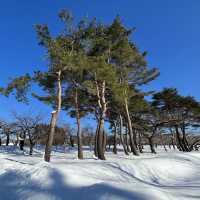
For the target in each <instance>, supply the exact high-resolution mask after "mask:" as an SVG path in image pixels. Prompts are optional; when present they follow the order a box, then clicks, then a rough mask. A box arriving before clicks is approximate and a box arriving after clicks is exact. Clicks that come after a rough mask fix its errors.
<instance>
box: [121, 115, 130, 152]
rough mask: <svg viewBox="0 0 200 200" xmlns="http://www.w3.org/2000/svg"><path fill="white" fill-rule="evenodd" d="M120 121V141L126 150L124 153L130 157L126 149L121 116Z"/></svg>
mask: <svg viewBox="0 0 200 200" xmlns="http://www.w3.org/2000/svg"><path fill="white" fill-rule="evenodd" d="M119 120H120V140H121V143H122V146H123V149H124V153H125V154H126V155H128V150H127V147H126V145H125V142H124V136H123V118H122V116H121V114H120V115H119Z"/></svg>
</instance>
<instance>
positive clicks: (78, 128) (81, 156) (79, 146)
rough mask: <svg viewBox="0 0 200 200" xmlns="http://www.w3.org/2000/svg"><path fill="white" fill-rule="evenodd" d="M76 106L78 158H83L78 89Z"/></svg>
mask: <svg viewBox="0 0 200 200" xmlns="http://www.w3.org/2000/svg"><path fill="white" fill-rule="evenodd" d="M75 107H76V122H77V140H78V159H83V148H82V135H81V125H80V113H79V106H78V91H77V88H76V91H75Z"/></svg>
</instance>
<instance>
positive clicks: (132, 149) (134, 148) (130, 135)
mask: <svg viewBox="0 0 200 200" xmlns="http://www.w3.org/2000/svg"><path fill="white" fill-rule="evenodd" d="M125 111H126V117H127V124H128V133H129V138H130V146H131V152H132V153H133V154H134V155H136V156H138V155H139V153H138V151H137V148H136V146H135V142H134V138H133V128H132V123H131V118H130V115H129V109H128V103H127V99H125Z"/></svg>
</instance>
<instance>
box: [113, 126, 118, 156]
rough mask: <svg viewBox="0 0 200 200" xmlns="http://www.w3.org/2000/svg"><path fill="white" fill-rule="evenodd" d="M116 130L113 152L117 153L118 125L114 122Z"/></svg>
mask: <svg viewBox="0 0 200 200" xmlns="http://www.w3.org/2000/svg"><path fill="white" fill-rule="evenodd" d="M114 126H115V130H114V144H113V153H114V154H117V125H116V123H115V122H114Z"/></svg>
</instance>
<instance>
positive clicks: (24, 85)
mask: <svg viewBox="0 0 200 200" xmlns="http://www.w3.org/2000/svg"><path fill="white" fill-rule="evenodd" d="M59 18H60V20H61V21H62V22H63V25H64V28H63V30H62V31H61V32H60V33H59V34H58V35H57V36H52V35H51V34H50V30H49V28H48V26H47V25H37V26H36V32H37V35H38V39H39V44H40V45H41V46H42V47H44V48H45V50H46V58H47V67H46V70H45V71H35V72H34V73H32V74H25V75H23V76H20V77H17V78H15V79H13V80H12V81H11V82H10V83H9V84H8V86H7V87H5V88H2V89H1V93H2V94H4V95H5V96H9V95H10V94H14V95H15V97H16V99H17V100H18V101H23V102H25V101H27V100H28V98H30V95H29V93H30V91H32V90H31V89H32V85H33V84H37V85H38V86H39V87H40V88H41V89H42V90H43V91H44V92H45V95H44V96H41V95H39V94H38V93H36V92H33V91H32V92H31V94H32V96H33V97H35V98H37V99H38V100H39V101H42V102H44V103H45V104H48V105H49V106H51V107H52V109H53V111H52V113H51V121H50V125H49V126H50V130H49V134H48V135H47V138H46V148H45V157H44V159H45V161H47V162H49V161H50V155H51V147H52V143H53V138H54V134H55V128H56V124H57V120H58V116H59V113H60V111H61V110H62V111H64V112H66V113H67V114H69V115H70V116H71V117H74V118H75V119H76V124H77V128H76V130H77V145H78V158H79V159H83V148H82V125H81V118H82V117H85V116H86V115H88V114H90V115H93V116H94V118H95V119H96V122H97V127H96V132H95V139H94V153H95V155H96V157H97V158H99V159H102V160H104V159H105V150H106V144H107V141H106V140H107V134H106V132H105V122H109V123H110V126H111V129H112V131H113V133H114V139H113V141H114V142H113V144H114V148H113V151H114V153H117V143H118V142H117V141H118V138H119V141H120V143H121V144H122V146H123V149H124V152H125V154H127V155H128V154H129V153H132V154H134V155H136V156H138V155H139V152H142V138H144V137H145V138H147V139H148V141H149V143H150V146H151V151H152V153H155V148H154V144H153V140H154V137H156V136H158V135H161V134H162V133H163V132H166V131H170V133H171V134H172V135H173V137H174V138H175V140H176V141H175V142H176V144H177V147H178V149H179V150H181V151H191V150H192V149H193V147H194V145H195V144H196V143H197V142H198V141H195V142H193V143H189V142H188V141H187V137H186V135H187V134H186V130H187V129H191V128H192V127H198V122H199V103H198V102H197V101H196V100H195V99H194V98H192V97H183V96H181V95H179V94H178V93H177V91H176V90H175V89H170V88H168V89H164V90H163V91H161V92H159V93H151V92H149V93H148V92H147V93H144V92H142V91H141V90H140V89H139V88H141V87H140V86H141V85H143V84H146V83H148V82H150V81H152V80H154V79H155V78H156V77H157V76H158V75H159V71H158V70H157V69H156V68H149V67H148V65H147V61H146V55H147V52H140V51H139V49H138V48H137V46H136V44H135V43H134V42H133V41H132V34H133V33H134V31H135V29H129V28H126V27H125V26H124V25H123V24H122V22H121V20H120V17H119V16H117V17H116V18H115V19H114V20H113V22H112V23H111V24H103V23H100V22H98V21H97V20H96V19H92V20H89V19H81V20H80V21H79V22H78V23H75V22H74V19H73V17H72V15H71V14H70V12H68V11H66V10H62V11H61V12H60V13H59ZM152 94H153V98H152V101H149V102H148V101H147V100H145V96H146V95H152ZM30 142H31V140H30Z"/></svg>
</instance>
